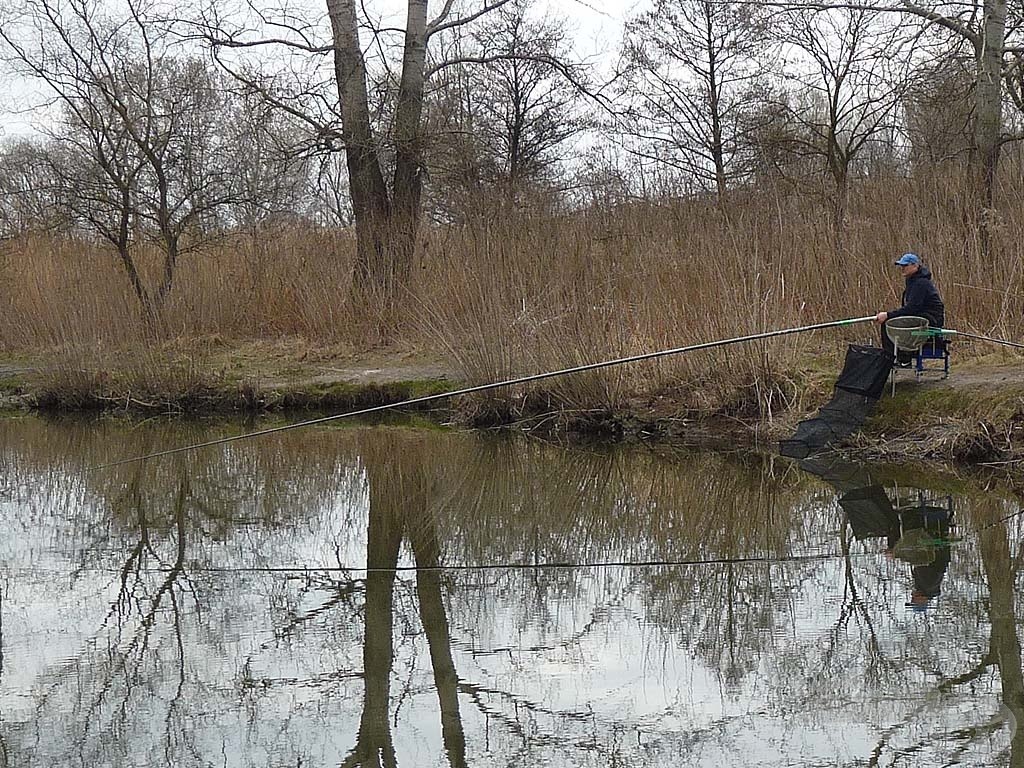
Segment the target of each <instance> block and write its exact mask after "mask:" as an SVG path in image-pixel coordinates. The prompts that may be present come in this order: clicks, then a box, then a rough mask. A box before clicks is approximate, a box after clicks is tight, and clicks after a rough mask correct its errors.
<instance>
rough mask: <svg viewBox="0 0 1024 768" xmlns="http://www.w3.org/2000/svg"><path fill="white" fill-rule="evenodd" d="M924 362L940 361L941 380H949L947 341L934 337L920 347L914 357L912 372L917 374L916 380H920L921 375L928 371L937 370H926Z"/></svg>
mask: <svg viewBox="0 0 1024 768" xmlns="http://www.w3.org/2000/svg"><path fill="white" fill-rule="evenodd" d="M926 360H941V361H942V378H944V379H948V378H949V339H944V338H941V337H939V336H934V337H932V338H930V339H928V341H927V342H925V344H924V346H922V347H921V348H920V349H919V350H918V351H917V354H916V355H914V370H915V372H916V373H917V378H921V375H922V374H923V373H924V372H925V371H928V370H938V369H937V368H926V367H925V361H926Z"/></svg>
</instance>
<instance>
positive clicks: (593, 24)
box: [0, 0, 650, 141]
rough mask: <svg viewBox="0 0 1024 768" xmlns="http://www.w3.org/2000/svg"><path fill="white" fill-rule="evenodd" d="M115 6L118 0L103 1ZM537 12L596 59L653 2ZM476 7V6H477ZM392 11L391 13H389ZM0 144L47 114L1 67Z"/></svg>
mask: <svg viewBox="0 0 1024 768" xmlns="http://www.w3.org/2000/svg"><path fill="white" fill-rule="evenodd" d="M102 2H106V3H111V4H113V3H116V2H117V0H102ZM536 2H537V6H538V8H546V9H547V10H548V12H549V14H550V15H552V16H555V17H561V18H564V19H565V20H566V25H567V31H569V32H570V34H571V35H572V38H573V40H574V43H575V48H576V51H577V53H578V55H579V56H580V57H582V58H587V59H597V60H600V59H601V58H602V57H607V58H608V59H609V60H610V59H611V57H612V56H614V52H615V51H616V50H617V48H618V45H619V41H620V38H621V31H622V26H623V22H624V20H625V19H627V18H629V17H631V16H634V15H636V14H637V13H639V12H641V11H642V10H644V8H646V7H648V6H649V4H650V0H536ZM365 4H366V6H367V7H368V8H369V9H370V10H371V11H373V12H379V13H382V14H387V15H389V16H390V15H391V14H394V15H395V16H396V17H397V18H396V21H398V22H399V23H400V22H401V15H402V9H403V8H404V3H403V2H402V1H401V0H365ZM441 4H442V2H441V0H430V11H431V12H432V13H436V10H437V9H438V8H439V7H440V6H441ZM474 4H475V3H474ZM389 11H390V12H389ZM0 93H3V94H4V97H3V98H2V99H0V141H2V140H3V139H5V138H10V137H17V136H23V135H31V134H33V133H34V132H36V131H37V130H38V129H39V127H40V125H41V124H43V123H44V122H45V120H46V114H47V112H46V111H45V110H44V109H36V108H35V107H36V106H37V105H39V104H42V103H44V102H45V100H46V92H45V89H43V88H41V87H40V86H39V85H38V84H36V83H35V82H33V81H31V80H28V79H26V78H23V77H20V76H18V75H16V74H14V73H13V72H11V71H10V69H8V68H6V67H4V66H3V65H2V64H0Z"/></svg>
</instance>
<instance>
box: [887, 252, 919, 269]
mask: <svg viewBox="0 0 1024 768" xmlns="http://www.w3.org/2000/svg"><path fill="white" fill-rule="evenodd" d="M920 263H921V258H920V257H919V256H918V255H917V254H916V253H904V254H903V255H902V256H900V257H899V258H898V259H896V261H894V262H893V264H895V265H896V266H897V267H905V266H907V265H908V264H920Z"/></svg>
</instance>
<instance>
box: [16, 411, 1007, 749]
mask: <svg viewBox="0 0 1024 768" xmlns="http://www.w3.org/2000/svg"><path fill="white" fill-rule="evenodd" d="M242 428H243V427H242V426H240V425H217V424H211V425H206V426H202V425H181V424H168V423H160V422H152V423H144V424H126V423H121V422H117V421H109V422H99V423H90V424H81V423H45V422H42V421H39V420H36V419H17V420H7V421H2V422H0V462H2V465H0V466H2V470H3V473H2V480H0V523H2V526H3V528H2V530H3V535H2V536H0V563H2V565H0V622H2V623H0V633H2V638H0V639H2V642H0V648H2V659H0V665H2V671H0V766H2V767H4V768H6V766H89V767H92V766H133V767H142V766H146V767H149V766H291V767H293V768H294V767H296V766H339V765H342V766H356V765H375V766H377V765H383V766H392V765H399V766H403V767H405V766H416V767H419V766H428V767H429V766H456V767H458V766H490V765H503V766H537V765H548V766H680V765H684V766H690V765H692V766H720V765H750V766H834V765H883V766H895V765H899V766H935V765H954V764H957V765H972V766H973V765H978V766H1004V765H1024V742H1022V738H1024V737H1021V736H1019V735H1018V733H1017V729H1016V727H1015V723H1016V722H1017V720H1018V718H1019V717H1022V716H1024V678H1022V673H1021V657H1020V642H1019V632H1018V630H1017V621H1018V620H1017V617H1018V616H1021V615H1024V613H1022V606H1021V605H1020V600H1019V599H1018V597H1017V593H1016V591H1015V582H1016V577H1015V571H1016V568H1017V565H1018V562H1019V556H1020V551H1021V550H1020V545H1019V542H1020V541H1021V533H1022V527H1021V525H1020V522H1019V518H1017V517H1014V518H1011V519H1010V520H1009V521H1008V522H1007V523H1005V524H1004V523H997V524H994V525H993V523H996V522H997V521H998V520H999V519H1000V518H1001V517H1003V516H1005V515H1009V514H1011V513H1014V512H1016V511H1018V509H1019V508H1020V507H1019V502H1018V501H1017V500H1016V498H1015V496H1014V495H1013V494H1012V492H1010V491H1009V490H1007V489H1005V488H1003V487H1002V486H1001V485H1000V484H999V483H998V482H996V481H993V480H991V479H986V480H985V481H984V483H985V484H986V485H987V486H988V487H983V486H982V484H981V482H982V481H981V480H971V479H970V478H968V479H967V480H964V479H958V478H949V477H947V478H943V477H923V476H921V475H919V474H917V473H915V472H913V471H907V470H894V469H885V468H868V469H864V468H860V469H850V468H845V467H825V466H819V467H812V469H814V471H815V472H816V473H817V474H814V473H811V472H807V471H804V470H802V469H801V468H800V467H798V466H797V465H796V464H794V463H792V462H789V461H788V460H784V459H779V458H772V457H768V456H756V455H724V454H715V453H707V452H692V451H681V450H669V449H650V448H616V449H594V448H591V449H579V448H576V449H572V448H565V447H558V446H549V445H543V444H539V443H537V442H533V441H528V440H524V439H510V438H503V437H496V436H480V435H475V434H464V433H456V432H445V431H439V430H416V429H409V428H400V427H393V426H392V427H372V428H371V427H362V428H344V429H341V428H339V429H321V430H310V431H304V432H295V433H285V434H282V435H276V436H273V437H269V438H265V439H262V440H259V441H253V442H243V443H236V444H231V445H229V446H224V447H222V448H219V449H207V450H203V451H201V452H198V453H196V454H192V455H188V456H186V457H181V456H178V457H169V458H165V459H161V460H158V461H152V462H149V463H147V464H145V465H132V466H125V467H119V468H116V469H113V470H106V471H89V470H88V469H87V468H88V467H90V466H91V465H95V464H99V463H102V462H104V461H110V460H113V459H115V458H120V457H123V456H126V455H131V454H137V453H144V452H147V451H152V450H159V449H162V448H166V447H170V446H174V445H179V444H183V443H188V442H194V441H199V440H202V439H209V438H211V437H217V436H221V435H225V434H229V433H233V432H237V431H239V430H240V429H242ZM822 475H824V476H825V478H827V479H824V478H823V477H822ZM864 486H873V487H874V488H875V496H874V498H875V499H876V500H877V498H878V497H877V493H878V492H882V494H883V500H889V501H891V502H892V503H893V504H896V505H901V506H902V507H904V508H909V507H912V506H913V507H921V505H924V508H925V509H926V513H925V514H919V513H917V512H913V511H908V510H906V509H905V510H904V513H903V523H904V528H905V529H906V531H904V532H903V535H902V537H900V538H899V540H896V541H889V540H888V539H886V538H885V537H884V535H881V536H879V535H876V536H873V537H869V538H866V539H864V540H858V539H857V538H856V536H855V535H854V532H855V531H854V528H853V527H852V526H851V525H850V524H849V523H848V522H847V518H846V517H844V512H843V510H842V508H841V507H840V506H839V505H838V503H837V501H836V499H837V497H838V496H839V495H840V494H841V493H843V492H849V491H851V489H857V488H862V487H864ZM857 495H858V493H856V492H855V493H851V494H850V495H849V496H847V499H846V502H845V503H846V505H847V506H848V507H850V508H851V509H852V508H853V507H852V506H851V504H852V502H851V501H850V499H852V498H854V497H855V496H857ZM860 495H864V494H860ZM867 495H868V496H869V498H870V497H871V494H867ZM858 510H859V511H858ZM950 511H952V526H950V525H949V522H950V521H949V513H950ZM853 515H854V518H855V520H856V523H857V526H858V530H857V532H858V533H861V534H863V533H864V532H865V530H867V529H870V528H871V522H872V518H871V513H870V510H867V511H865V508H864V507H863V506H861V507H858V508H857V510H854V512H853ZM876 518H877V516H876ZM898 519H899V518H898V517H897V520H898ZM912 520H925V524H924V528H921V526H919V525H918V526H915V524H914V523H913V522H912ZM883 522H884V518H883ZM875 523H876V525H875V528H878V525H877V523H878V520H877V519H876V520H875ZM865 526H867V529H865ZM986 526H987V527H986ZM915 531H916V535H910V534H914V533H915ZM867 532H869V533H876V534H884V533H885V531H884V526H883V530H874V531H872V530H867ZM901 542H902V543H901ZM890 544H895V556H893V555H892V554H886V552H885V550H886V548H887V546H888V545H890ZM947 562H948V565H947ZM417 566H419V569H418V570H417V568H416V567H417ZM437 566H444V567H443V568H439V567H437ZM367 568H369V570H367ZM937 582H938V583H937ZM922 587H923V588H924V590H925V591H927V592H934V591H936V589H938V591H940V592H941V594H940V595H939V596H937V597H933V598H931V599H929V598H928V596H927V595H924V594H921V588H922ZM915 603H918V604H919V605H916V606H915V605H914V604H915ZM922 606H924V607H923V608H922Z"/></svg>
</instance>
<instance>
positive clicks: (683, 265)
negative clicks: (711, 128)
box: [0, 177, 1024, 421]
mask: <svg viewBox="0 0 1024 768" xmlns="http://www.w3.org/2000/svg"><path fill="white" fill-rule="evenodd" d="M1001 205H1002V208H1001V214H1000V217H999V218H998V221H997V222H996V227H995V232H996V246H997V250H998V252H999V254H1000V258H999V260H998V262H997V263H992V264H986V263H984V262H983V260H982V259H981V257H980V256H979V251H980V249H979V246H978V242H977V237H976V227H974V226H972V224H971V222H970V217H969V215H968V212H969V210H970V206H969V205H968V204H967V202H966V200H965V193H964V191H963V185H962V184H961V183H960V182H959V181H958V179H957V178H956V177H937V178H931V179H924V180H918V181H914V180H907V179H896V180H889V181H887V182H886V183H871V184H866V185H864V186H858V187H856V188H854V190H853V191H852V192H851V201H850V205H849V211H850V214H849V219H848V222H847V226H846V228H845V231H844V232H842V233H841V236H837V235H836V234H835V233H834V232H833V231H832V228H831V225H830V217H829V214H828V211H827V210H826V209H825V208H824V207H823V206H822V205H821V204H820V203H819V202H817V199H816V198H812V197H809V196H807V195H797V194H789V195H773V194H769V193H765V192H762V193H758V194H737V195H736V198H735V199H734V201H733V202H732V203H731V204H730V206H729V207H728V208H727V209H725V211H723V210H722V209H720V208H718V207H716V206H714V205H713V204H710V203H706V202H702V201H693V200H684V201H663V202H658V203H655V202H640V203H622V204H615V205H612V204H608V205H604V206H599V207H594V208H592V209H590V210H587V211H585V212H582V213H580V212H577V213H566V214H553V213H547V214H537V213H529V212H522V213H520V214H518V215H516V216H514V217H513V216H507V215H502V216H494V217H492V218H490V219H488V218H486V217H479V218H477V219H474V220H473V221H470V222H468V223H466V224H464V225H461V226H439V225H427V226H425V227H424V236H423V247H422V249H421V253H420V254H419V263H418V265H417V269H416V272H415V282H414V284H413V286H412V288H411V291H410V294H409V296H408V301H407V302H406V305H405V307H404V309H403V316H402V317H400V318H398V320H397V328H398V330H397V331H396V332H395V333H396V335H397V336H399V337H401V338H402V339H403V341H404V342H405V343H406V344H411V345H414V346H416V347H419V348H421V349H423V350H427V351H434V352H438V353H441V354H443V355H444V356H445V357H446V358H447V359H448V360H449V361H450V364H451V366H452V369H453V372H454V374H455V375H456V376H457V377H459V378H460V379H462V380H465V381H467V382H471V383H478V382H483V381H489V380H494V379H498V378H503V377H508V376H513V375H518V374H525V373H532V372H537V371H541V370H547V369H553V368H560V367H565V366H570V365H575V364H579V363H584V362H590V361H594V360H599V359H604V358H610V357H616V356H620V355H627V354H633V353H638V352H643V351H649V350H654V349H659V348H664V347H673V346H680V345H684V344H689V343H696V342H701V341H707V340H711V339H719V338H725V337H732V336H738V335H742V334H747V333H753V332H757V331H762V330H769V329H774V328H784V327H788V326H795V325H804V324H809V323H816V322H822V321H826V320H831V319H836V318H842V317H851V316H858V315H866V314H871V313H874V312H875V311H877V310H879V309H883V308H888V307H891V306H895V305H897V304H898V303H899V290H900V285H899V282H900V281H899V276H898V275H897V274H896V272H895V270H894V269H893V268H892V267H891V260H892V257H893V256H894V255H895V254H898V253H900V252H902V251H904V250H908V249H913V250H918V251H920V252H921V253H923V254H924V255H925V256H926V258H927V260H928V262H929V264H930V265H931V266H932V268H933V270H934V271H935V273H936V278H937V281H938V283H939V285H940V287H941V289H942V291H943V294H944V296H945V298H946V301H947V306H948V307H949V314H948V318H949V320H948V324H949V325H950V326H951V327H955V328H960V329H965V330H966V329H974V330H982V331H984V332H990V333H993V334H996V335H1001V336H1006V337H1010V338H1020V337H1021V335H1022V332H1024V327H1022V309H1024V297H1022V295H1024V275H1022V274H1021V265H1022V260H1021V255H1022V254H1021V249H1022V247H1024V246H1022V245H1021V243H1022V242H1024V237H1022V235H1024V232H1022V224H1021V222H1022V221H1024V216H1021V215H1020V214H1021V213H1024V210H1022V209H1024V200H1022V199H1021V198H1020V196H1019V195H1017V194H1015V193H1014V192H1013V191H1012V190H1009V191H1005V192H1004V194H1003V196H1002V201H1001ZM353 251H354V242H353V241H352V235H351V233H349V232H328V231H315V230H311V229H302V230H298V229H279V230H275V231H267V232H264V233H260V234H259V235H256V236H242V235H236V236H233V237H232V238H230V239H223V240H221V241H219V242H217V243H214V244H208V245H207V246H206V247H204V248H202V249H196V250H194V251H192V252H190V253H187V254H185V255H184V256H183V257H182V264H181V268H180V270H179V274H178V276H177V282H176V285H175V289H174V292H173V293H172V295H171V298H170V300H169V303H168V305H167V307H166V320H167V327H168V338H167V339H166V340H164V341H163V342H161V343H159V344H154V343H153V342H152V341H151V340H148V339H146V338H145V336H144V334H143V333H142V330H141V327H140V323H139V312H138V306H137V302H136V301H135V298H134V296H133V295H132V294H131V291H130V289H129V287H128V283H127V280H126V279H125V277H124V275H123V274H122V272H121V270H120V267H119V265H118V263H117V261H116V260H115V258H114V257H113V256H112V255H111V254H110V253H109V252H108V251H107V250H106V249H104V248H103V247H101V246H100V245H98V244H95V243H89V242H85V241H82V240H75V239H69V238H54V237H46V236H35V237H31V236H30V237H26V238H24V239H22V240H21V241H18V242H15V243H12V244H8V246H7V248H6V249H5V251H4V253H3V256H2V257H0V259H2V260H0V291H2V294H0V295H2V297H3V301H2V303H0V348H2V349H4V350H6V351H7V352H8V353H11V352H15V353H17V352H25V353H29V354H32V355H38V354H39V353H41V352H45V353H46V355H47V356H48V357H49V358H50V359H51V360H52V361H54V363H55V366H56V367H55V369H54V370H53V371H51V373H50V374H49V378H50V380H51V381H52V382H54V386H55V388H57V389H59V388H60V387H61V386H67V387H69V388H71V389H85V390H89V389H91V388H97V387H100V388H102V387H103V386H108V388H110V389H111V390H117V389H118V388H120V389H121V390H123V389H124V388H126V387H127V388H129V389H130V388H132V387H134V388H135V389H136V390H137V391H138V392H140V393H146V392H152V391H153V390H154V389H161V388H162V390H164V391H167V392H173V391H176V390H179V389H183V390H187V391H195V390H201V389H202V388H203V386H205V385H206V383H208V382H207V380H208V379H209V371H205V370H204V362H203V354H202V349H203V346H204V343H206V342H208V341H209V339H210V338H215V339H218V340H220V341H221V342H223V343H226V344H232V343H236V342H243V341H250V340H270V341H273V340H276V339H280V338H283V337H302V338H304V339H307V340H309V341H310V342H311V343H315V344H323V345H335V346H342V347H345V346H348V347H351V348H358V347H360V346H361V345H364V344H365V343H366V339H367V331H368V328H369V327H371V326H372V325H373V324H374V322H375V320H376V318H373V317H366V316H365V315H364V314H355V313H353V312H352V311H351V310H350V309H349V308H348V306H347V304H346V301H345V296H346V293H347V288H348V279H349V278H348V275H349V274H350V268H351V263H352V256H353ZM139 259H140V262H141V264H142V266H143V270H144V272H145V273H146V275H147V276H148V277H149V278H150V280H151V282H155V278H156V275H157V270H158V269H159V260H158V258H157V254H155V253H140V254H139ZM875 333H876V330H875V329H874V328H873V327H872V326H869V325H864V326H860V327H858V328H854V329H849V330H846V331H843V332H838V331H835V332H833V331H829V332H825V333H818V334H806V335H800V336H790V337H786V338H784V339H779V340H775V341H769V342H764V343H758V344H747V345H742V346H736V347H729V348H726V349H722V350H715V351H707V352H701V353H695V354H691V355H686V356H682V357H677V358H672V359H664V360H661V361H657V362H650V363H645V364H640V365H634V366H627V367H619V368H614V369H608V370H605V371H601V372H595V373H591V374H586V375H579V376H574V377H570V378H565V379H555V380H551V381H550V382H548V383H545V384H544V385H542V386H539V387H536V388H533V389H531V390H529V391H519V392H516V391H512V392H505V393H500V394H498V395H494V396H491V397H488V398H487V399H486V400H480V401H477V402H476V403H475V405H473V406H472V408H473V409H475V412H476V414H477V416H478V418H479V420H482V421H487V420H501V421H507V420H510V419H514V418H516V417H517V416H520V415H522V414H524V413H528V412H530V411H531V410H533V411H536V410H545V409H551V408H555V409H559V410H562V411H564V412H569V413H571V412H577V411H578V412H581V413H594V412H615V411H618V410H621V409H623V408H626V407H628V404H629V403H630V402H633V401H635V400H636V398H638V397H647V398H649V397H651V396H657V395H664V396H666V397H667V398H668V399H669V400H671V401H672V402H676V403H678V404H680V405H681V406H685V407H687V408H698V409H712V410H719V411H725V412H728V413H733V414H736V415H739V416H751V417H757V418H763V417H765V416H771V415H772V414H773V413H775V412H778V411H780V410H785V409H787V408H789V407H790V406H792V405H793V404H794V403H795V402H797V401H798V400H799V398H800V396H801V392H802V387H801V384H802V382H803V379H804V371H805V369H806V368H807V367H808V366H810V367H817V368H819V369H820V370H829V369H833V368H834V363H835V362H836V361H837V360H838V359H839V354H840V350H841V348H842V344H841V342H842V341H843V340H860V341H866V340H869V339H872V338H874V335H875ZM116 361H120V362H116ZM87 370H100V371H101V375H100V376H99V379H98V380H97V379H96V376H94V375H91V374H90V375H86V374H84V373H83V371H87ZM104 377H106V384H104ZM62 379H63V381H62ZM113 380H116V382H117V386H114V385H113V384H112V383H111V381H113ZM141 397H145V394H142V395H141Z"/></svg>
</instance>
